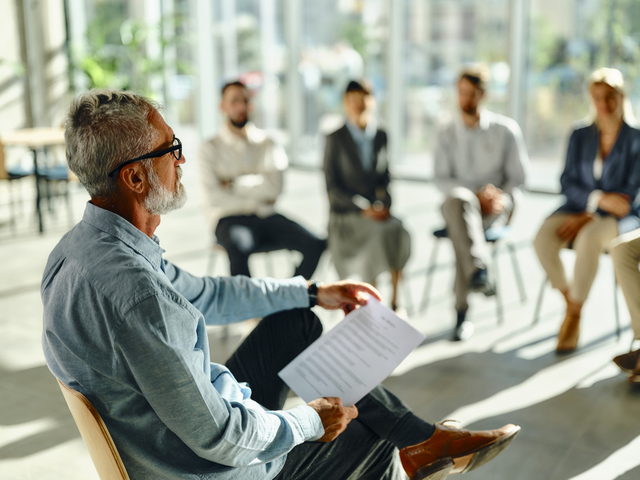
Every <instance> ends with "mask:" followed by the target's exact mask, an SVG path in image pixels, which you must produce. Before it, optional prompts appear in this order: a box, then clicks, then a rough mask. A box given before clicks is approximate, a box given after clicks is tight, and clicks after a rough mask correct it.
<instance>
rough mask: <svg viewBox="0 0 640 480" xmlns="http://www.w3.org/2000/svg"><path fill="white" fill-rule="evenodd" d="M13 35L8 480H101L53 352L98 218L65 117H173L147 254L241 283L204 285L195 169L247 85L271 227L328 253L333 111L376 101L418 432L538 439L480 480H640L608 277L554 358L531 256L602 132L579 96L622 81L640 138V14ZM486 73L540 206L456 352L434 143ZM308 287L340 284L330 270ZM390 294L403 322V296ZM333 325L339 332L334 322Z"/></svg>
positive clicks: (239, 15) (625, 337) (123, 13)
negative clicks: (180, 188) (593, 126)
mask: <svg viewBox="0 0 640 480" xmlns="http://www.w3.org/2000/svg"><path fill="white" fill-rule="evenodd" d="M0 12H2V14H3V23H2V28H1V29H0V45H2V48H0V479H2V480H25V479H27V480H28V479H32V478H33V479H39V480H40V479H47V480H76V479H77V480H87V479H91V480H93V479H96V480H97V478H98V477H97V474H96V472H95V469H94V467H93V464H92V462H91V459H90V458H89V455H88V453H87V450H86V448H85V446H84V444H83V442H82V440H81V438H80V437H79V433H78V430H77V428H76V426H75V423H74V421H73V419H72V418H71V416H70V414H69V410H68V408H67V406H66V404H65V402H64V400H63V399H62V396H61V394H60V390H59V388H58V386H57V384H56V382H55V379H54V378H53V377H52V375H51V374H50V372H49V370H48V368H47V367H46V364H45V360H44V357H43V353H42V347H41V335H42V303H41V300H40V281H41V278H42V272H43V270H44V267H45V264H46V261H47V257H48V255H49V252H50V251H51V250H52V249H53V248H54V246H55V245H56V244H57V243H58V241H59V240H60V237H61V236H62V235H63V234H64V233H65V232H66V231H67V230H68V229H69V228H71V227H72V226H73V225H74V224H75V223H76V222H78V221H79V220H80V219H81V215H82V212H83V210H84V208H85V203H86V201H87V200H88V195H87V193H86V191H85V190H84V189H83V188H82V187H81V185H79V184H78V182H76V181H75V180H74V177H73V176H72V175H70V174H69V172H68V171H67V169H66V166H65V158H64V137H63V132H62V129H61V125H62V121H63V117H64V114H65V111H66V110H67V108H68V104H69V101H70V100H71V98H72V97H73V96H74V95H76V94H77V93H79V92H82V91H84V90H86V89H89V88H94V87H111V88H125V89H131V90H134V91H136V92H138V93H143V94H145V95H148V96H151V97H153V98H154V99H155V100H157V101H158V102H160V103H162V104H163V105H164V106H165V108H164V111H163V115H164V116H165V118H166V120H167V122H168V123H169V125H171V126H172V127H173V129H174V131H175V132H176V133H177V134H178V135H179V137H180V139H181V140H182V142H183V144H184V152H185V157H186V158H187V159H188V160H187V163H186V164H185V165H184V177H183V182H184V184H185V187H186V188H187V190H188V192H189V201H188V202H187V204H186V205H185V207H184V208H183V209H181V210H179V211H175V212H172V213H170V214H169V215H167V216H165V217H164V218H163V220H162V224H161V225H160V226H159V228H158V230H157V232H156V233H157V234H158V236H159V237H160V238H161V239H162V246H163V248H165V249H166V254H165V258H167V259H168V260H170V261H172V262H174V263H176V264H177V265H179V266H180V267H181V268H184V269H186V270H188V271H190V272H192V273H194V274H196V275H204V274H207V273H211V274H214V275H228V273H229V269H228V262H227V259H226V255H222V257H224V258H221V259H220V261H218V260H216V263H215V268H214V267H213V266H212V267H211V269H209V268H208V265H209V264H210V263H212V260H215V257H214V255H215V254H216V251H215V249H212V232H211V226H210V225H209V224H208V222H207V220H206V217H205V215H204V213H203V211H202V209H201V202H200V196H201V192H200V189H199V188H198V187H199V185H198V171H197V169H196V161H195V160H196V152H197V149H198V146H199V144H200V142H201V141H202V140H203V139H205V138H207V137H210V136H212V135H213V134H214V132H216V131H217V130H218V128H219V127H220V126H221V122H222V118H221V116H220V113H219V110H218V104H219V100H220V88H221V86H222V85H223V84H224V83H225V82H226V81H228V80H232V79H236V78H240V79H241V80H242V81H244V82H245V83H246V84H247V85H248V87H249V89H250V94H251V96H252V97H253V102H252V103H253V107H254V112H253V120H254V122H255V123H256V124H257V126H259V127H262V128H265V129H267V130H268V131H269V133H270V134H271V135H272V136H274V137H275V138H276V139H277V141H279V142H280V143H282V144H283V145H284V146H285V148H286V149H287V152H288V154H289V160H290V163H291V164H292V167H293V168H290V169H289V170H288V171H287V172H286V181H285V188H284V192H283V194H282V196H281V198H280V199H279V200H278V210H279V211H280V212H282V213H283V214H285V215H286V216H287V217H289V218H291V219H293V220H294V221H296V222H299V223H301V224H303V225H304V226H305V227H307V228H309V229H310V230H311V231H312V232H313V233H315V234H317V235H320V236H326V228H327V222H328V215H329V205H328V199H327V194H326V187H325V181H324V175H323V174H322V172H321V171H320V167H321V162H322V154H323V149H324V135H325V134H326V133H328V132H330V131H331V130H332V129H333V128H336V127H338V126H339V125H340V122H341V121H342V94H343V92H344V89H345V86H346V84H347V81H348V80H349V79H351V78H357V77H367V78H368V79H370V80H371V81H372V83H373V85H374V87H375V96H376V98H377V102H378V115H379V120H380V121H381V122H382V123H383V124H384V126H385V128H386V130H387V132H388V133H389V140H390V144H389V147H390V148H389V160H390V168H391V170H392V174H393V175H394V177H395V178H394V182H393V189H394V190H393V195H394V206H393V208H394V214H397V215H398V216H399V218H402V219H403V222H404V224H405V225H406V227H407V229H408V230H409V231H410V233H411V235H412V242H413V245H414V246H415V248H414V250H413V252H412V255H411V259H410V261H409V263H408V265H407V267H406V269H405V273H404V283H403V285H404V286H403V290H402V292H401V303H403V304H404V305H406V306H407V310H409V312H410V315H411V317H410V318H411V322H412V325H413V326H414V327H416V328H418V329H419V330H420V331H421V332H423V333H424V334H425V335H426V336H427V340H426V341H425V343H424V344H423V345H422V346H420V347H419V348H418V349H416V351H414V352H413V353H412V354H411V355H410V356H409V357H408V358H407V359H406V360H405V362H404V363H403V364H402V365H401V366H400V367H399V369H398V370H397V371H396V372H394V373H393V374H392V376H391V377H389V378H388V379H387V380H386V381H385V385H386V386H387V387H388V388H390V389H392V390H393V391H394V392H396V393H397V394H399V395H400V396H401V397H402V398H403V399H404V400H405V401H406V402H407V403H408V404H409V405H410V406H411V407H412V408H413V409H414V410H415V411H416V412H417V413H418V414H419V415H420V416H422V417H423V418H425V419H430V420H433V421H438V420H441V419H443V418H455V419H459V420H461V421H463V422H464V424H466V425H470V426H471V427H473V428H494V427H495V425H501V424H503V423H507V422H514V423H518V424H520V425H522V426H523V431H522V433H521V434H520V435H519V438H518V440H517V442H514V445H513V447H510V451H509V454H508V455H503V456H501V457H500V458H499V459H496V460H495V461H494V462H491V463H490V464H489V465H487V466H486V467H483V469H479V470H478V471H477V472H476V471H474V472H471V473H470V474H467V475H466V476H465V477H466V478H468V479H469V480H474V479H475V480H486V479H489V478H490V479H492V480H514V479H517V480H541V479H545V480H546V479H548V480H567V479H572V480H614V479H616V480H637V479H638V478H640V456H639V455H638V452H639V451H640V421H638V419H640V402H639V401H638V400H639V399H640V390H638V389H631V388H629V386H628V385H627V383H626V381H625V376H624V375H623V374H621V373H620V371H619V369H618V368H617V367H616V366H615V365H614V364H613V362H611V358H613V356H614V355H617V354H620V353H625V352H626V351H628V349H629V343H630V342H631V340H632V332H631V330H630V327H629V315H628V312H627V309H626V307H625V306H624V302H623V300H622V298H618V297H621V296H620V295H619V291H618V290H617V289H616V288H612V286H615V285H616V283H615V279H614V272H613V268H612V264H611V260H610V258H609V257H608V256H604V257H603V258H602V263H601V269H600V273H599V274H598V277H597V279H596V284H595V285H594V289H595V290H596V291H597V292H598V295H593V296H592V297H591V298H590V300H589V302H588V303H587V304H586V305H587V307H586V308H585V315H584V318H583V324H584V326H585V328H584V333H583V334H582V337H581V348H580V349H579V350H578V351H577V352H576V353H575V354H574V355H570V356H565V357H558V356H556V355H555V353H554V350H555V345H556V334H557V331H558V325H559V322H560V321H561V319H562V318H563V315H564V308H565V304H564V300H563V299H562V298H561V296H560V295H556V294H555V293H552V292H550V291H549V292H548V293H547V294H546V297H544V298H545V299H544V302H542V300H543V294H544V292H545V289H544V287H542V288H541V287H540V285H541V284H542V285H545V284H546V283H543V282H545V278H546V276H545V274H544V271H543V270H542V268H541V267H540V265H539V262H538V260H537V258H536V256H535V253H534V251H533V248H532V240H533V238H534V236H535V233H536V231H537V228H538V227H539V225H540V224H541V223H542V221H543V220H544V218H545V217H546V215H548V214H549V213H550V212H553V211H554V210H555V209H556V208H557V207H558V206H559V204H560V203H561V202H562V198H561V196H560V195H558V193H559V191H560V188H559V177H560V173H561V170H562V168H563V165H564V159H565V149H566V142H567V140H568V135H569V133H570V131H571V129H572V123H573V122H574V121H576V120H579V119H581V118H583V117H585V116H587V115H588V114H589V113H590V112H589V99H588V97H587V92H586V88H585V80H586V78H587V76H588V74H589V73H590V72H591V71H593V70H594V69H595V68H599V67H603V66H609V67H615V68H618V69H620V70H621V71H622V72H623V74H624V76H625V80H626V88H627V93H628V97H629V99H630V100H631V103H632V105H633V107H634V109H635V112H636V116H639V115H638V114H640V1H639V0H109V1H106V0H0ZM478 61H480V62H485V63H486V64H487V65H488V66H489V68H490V70H491V73H492V80H491V83H490V88H489V91H488V99H487V107H488V108H489V109H490V110H493V111H496V112H498V113H502V114H505V115H508V116H510V117H512V118H514V119H515V120H517V121H518V123H519V124H520V126H521V127H522V130H523V132H524V136H525V140H526V144H527V148H528V151H529V154H530V157H531V168H530V174H529V179H528V187H529V191H527V192H525V193H524V199H523V201H522V202H521V204H519V206H518V209H517V213H516V215H514V219H513V222H512V227H513V235H512V238H511V239H510V242H511V244H510V245H511V247H512V248H513V250H512V251H514V252H515V253H514V255H515V257H512V258H510V255H506V254H505V253H506V250H505V249H501V250H500V253H501V254H500V255H497V253H496V257H495V258H496V263H495V271H496V275H497V272H498V266H500V267H499V268H500V272H502V273H501V274H500V275H501V277H500V280H499V282H498V283H499V288H500V292H501V294H500V296H501V297H500V298H501V300H499V301H497V302H496V301H495V299H496V297H492V298H484V297H483V296H477V297H474V298H473V300H472V301H473V306H472V308H473V312H472V313H473V321H474V324H475V325H476V334H475V335H474V336H473V337H472V338H471V339H470V340H469V341H467V342H450V341H449V337H450V334H451V330H452V328H453V325H454V324H455V318H454V317H455V310H454V308H453V301H454V299H453V294H452V291H451V285H452V284H453V275H454V272H455V269H454V268H453V266H454V263H453V262H454V256H453V251H452V249H451V248H443V250H441V251H440V255H439V256H438V259H437V260H438V265H437V268H435V267H434V269H433V270H432V269H431V268H430V267H429V265H430V263H429V262H430V260H429V259H430V258H431V255H432V252H433V250H432V249H433V248H435V241H436V240H435V239H434V237H433V235H432V231H433V230H435V229H437V228H441V227H442V226H443V223H444V222H443V219H442V215H441V212H440V204H441V202H442V200H443V198H442V194H441V192H439V191H438V190H437V189H436V188H435V185H434V184H433V183H432V182H430V180H431V177H432V148H433V141H434V139H435V135H436V131H437V127H438V125H439V124H440V123H441V122H444V121H447V120H448V119H449V118H450V115H451V114H452V113H455V112H456V111H457V108H456V105H455V102H456V97H455V91H454V85H453V84H454V82H455V80H456V77H457V74H458V72H459V70H460V68H461V67H462V66H463V65H464V64H465V63H468V62H478ZM34 159H35V160H37V162H36V163H37V164H38V165H39V167H38V168H34ZM58 167H60V168H58ZM34 175H38V176H39V179H40V181H38V180H36V181H34V179H33V178H32V177H33V176H34ZM37 198H41V199H42V201H41V202H39V201H37V200H36V202H35V208H34V200H35V199H37ZM496 252H497V250H496ZM565 254H566V255H565ZM274 255H275V257H274V258H275V262H273V265H275V266H276V271H275V273H273V274H272V273H269V269H268V268H267V266H268V262H267V260H268V259H269V258H271V257H266V256H265V254H262V256H261V254H256V255H253V256H252V259H251V261H252V262H253V263H252V264H251V269H252V271H255V272H256V274H257V276H264V275H267V274H268V275H273V276H276V277H278V278H284V277H288V276H290V275H291V272H292V271H293V270H292V266H291V264H292V258H291V256H290V255H289V252H287V251H283V252H276V253H275V254H274ZM571 257H572V252H569V251H566V252H563V259H571ZM516 259H518V261H519V262H521V268H522V272H523V273H524V277H525V284H526V291H527V296H526V298H525V297H524V296H522V298H521V297H520V294H521V292H519V290H518V288H517V282H516V281H515V277H514V273H515V263H514V264H512V263H511V261H512V260H513V261H514V262H515V260H516ZM293 260H295V258H294V259H293ZM270 261H271V260H270ZM294 263H295V262H294ZM430 275H431V277H430ZM435 275H437V280H436V281H434V282H433V283H434V285H433V290H432V292H431V295H429V296H427V295H426V293H425V292H426V288H425V287H426V285H427V284H428V283H427V282H428V281H429V278H433V276H435ZM317 278H318V279H321V280H324V281H331V280H335V279H337V274H336V272H335V270H334V268H333V265H332V263H331V261H330V259H329V258H328V257H327V256H325V257H324V258H323V259H322V261H321V264H320V267H319V269H318V274H317ZM496 278H497V277H496ZM378 287H379V288H380V290H381V291H382V293H383V296H384V297H385V298H388V296H389V293H390V289H391V283H390V276H389V275H388V274H387V276H384V275H381V277H380V279H379V283H378ZM547 290H548V289H547ZM538 292H540V293H538ZM425 298H427V299H429V302H430V303H429V310H428V312H427V310H426V307H425V306H424V305H426V304H425V303H424V299H425ZM617 300H619V302H618V301H617ZM618 303H619V305H620V307H619V306H618ZM537 305H540V310H538V308H537V307H536V306H537ZM618 308H621V310H620V313H621V315H620V316H621V325H622V330H621V332H620V335H619V336H618V335H616V330H615V329H614V325H615V322H614V319H615V318H617V315H618V312H619V310H618ZM501 309H503V315H504V319H505V321H504V324H501V323H499V322H498V321H497V318H498V315H497V312H499V311H500V312H502V310H501ZM318 314H319V315H320V317H321V320H322V321H323V323H324V324H325V326H326V327H328V328H330V327H331V326H332V325H334V324H335V323H336V322H337V321H339V320H340V316H339V315H337V314H336V315H332V314H330V313H328V312H323V311H319V312H318ZM538 314H539V318H540V322H536V323H534V322H533V319H534V318H538ZM252 325H253V324H251V325H247V324H238V325H234V329H232V330H231V332H230V333H228V332H226V330H224V331H223V330H222V329H221V328H220V327H211V331H210V343H211V345H212V349H211V351H212V355H213V356H214V360H215V361H219V362H222V361H224V360H226V358H227V357H228V356H229V355H230V353H231V352H233V350H234V349H235V347H236V346H237V344H238V342H240V341H241V339H242V338H243V336H244V335H246V333H247V332H248V331H249V330H250V328H251V326H252ZM216 328H217V330H216ZM636 348H637V347H636ZM294 400H295V399H294Z"/></svg>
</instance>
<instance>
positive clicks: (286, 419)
mask: <svg viewBox="0 0 640 480" xmlns="http://www.w3.org/2000/svg"><path fill="white" fill-rule="evenodd" d="M163 253H164V250H163V249H162V248H161V247H160V246H159V244H158V240H157V238H156V237H155V236H154V238H153V240H152V239H150V238H149V237H147V236H146V235H145V234H143V233H142V232H141V231H140V230H138V229H137V228H135V227H134V226H133V225H132V224H130V223H129V222H127V221H126V220H125V219H123V218H122V217H120V216H118V215H116V214H114V213H112V212H109V211H107V210H104V209H101V208H98V207H96V206H94V205H93V204H91V203H89V204H87V208H86V211H85V213H84V217H83V220H82V221H81V222H80V223H79V224H78V225H76V227H74V228H73V229H72V230H71V231H70V232H69V233H67V234H66V235H65V236H64V237H63V238H62V240H61V241H60V243H59V244H58V245H57V246H56V247H55V249H54V250H53V252H52V253H51V255H50V256H49V261H48V263H47V266H46V269H45V272H44V276H43V279H42V286H41V295H42V301H43V304H44V331H43V348H44V353H45V357H46V361H47V364H48V366H49V368H50V369H51V371H52V372H53V374H54V375H55V376H56V377H57V378H58V379H60V380H61V381H62V382H63V383H64V384H65V385H68V386H69V387H71V388H73V389H76V390H78V391H80V392H81V393H82V394H84V395H85V396H86V397H87V398H88V399H89V401H90V402H91V403H92V404H93V405H94V407H95V408H96V409H97V411H98V413H100V415H101V416H102V418H103V420H104V422H105V424H106V425H107V428H108V429H109V432H110V433H111V436H112V437H113V439H114V442H115V444H116V446H117V448H118V451H119V452H120V455H121V456H122V460H123V462H124V464H125V467H126V469H127V471H128V473H129V476H130V477H131V478H132V479H154V480H155V479H167V480H168V479H198V480H202V479H225V480H226V479H271V478H273V477H275V476H276V475H277V473H278V472H279V471H280V470H281V468H282V466H283V465H284V462H285V459H286V454H287V452H289V451H290V450H291V449H292V448H293V447H294V446H296V445H298V444H300V443H302V442H304V441H307V440H315V439H317V438H320V437H321V436H322V435H323V433H324V430H323V428H322V423H321V421H320V418H319V416H318V415H317V414H316V412H315V411H314V410H313V409H312V408H311V407H309V406H307V405H302V406H299V407H296V408H293V409H290V410H286V411H267V410H266V409H264V408H263V407H261V406H260V405H258V404H257V403H256V402H254V401H253V400H251V397H250V395H251V390H250V389H249V386H248V385H247V384H244V383H238V382H237V381H236V380H235V378H234V377H233V375H232V374H231V372H229V370H228V369H227V368H226V367H225V366H223V365H218V364H214V363H211V362H210V361H209V343H208V340H207V332H206V323H208V324H228V323H232V322H236V321H240V320H244V319H247V318H253V317H262V316H265V315H268V314H270V313H273V312H277V311H281V310H287V309H292V308H302V307H308V305H309V299H308V294H307V284H306V282H305V280H304V279H303V278H302V277H296V278H293V279H290V280H273V279H265V280H256V279H250V278H247V277H241V276H238V277H227V278H211V277H205V278H199V277H194V276H192V275H190V274H189V273H186V272H184V271H182V270H180V269H179V268H177V267H176V266H174V265H172V264H171V263H170V262H167V261H165V260H163V259H162V254H163Z"/></svg>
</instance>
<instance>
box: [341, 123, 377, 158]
mask: <svg viewBox="0 0 640 480" xmlns="http://www.w3.org/2000/svg"><path fill="white" fill-rule="evenodd" d="M346 124H347V129H348V130H349V133H350V134H351V138H353V141H354V142H355V144H356V147H357V148H358V153H359V154H360V161H361V162H362V167H363V168H364V169H365V170H372V169H373V141H374V139H375V137H376V132H377V131H378V128H377V126H376V122H375V121H373V120H370V121H369V123H367V126H366V128H365V129H364V130H362V129H361V128H360V127H358V126H357V125H355V124H354V123H352V122H351V121H349V120H347V123H346Z"/></svg>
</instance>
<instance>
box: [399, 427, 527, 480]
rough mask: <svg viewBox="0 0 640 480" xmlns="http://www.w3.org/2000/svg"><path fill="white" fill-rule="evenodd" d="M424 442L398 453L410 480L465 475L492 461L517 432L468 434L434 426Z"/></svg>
mask: <svg viewBox="0 0 640 480" xmlns="http://www.w3.org/2000/svg"><path fill="white" fill-rule="evenodd" d="M435 427H436V431H435V433H434V434H433V436H432V437H431V438H429V439H428V440H427V441H425V442H422V443H419V444H417V445H411V446H410V447H406V448H403V449H402V450H400V460H401V461H402V466H403V467H404V470H405V472H407V475H409V478H410V479H411V480H440V479H444V478H446V477H447V476H448V475H449V474H450V473H465V472H468V471H470V470H473V469H475V468H478V467H480V466H482V465H484V464H485V463H487V462H488V461H489V460H492V459H493V458H495V457H496V456H497V455H498V454H499V453H500V452H502V451H503V450H504V449H505V448H506V447H507V446H508V445H509V444H510V443H511V441H512V440H513V439H514V438H515V436H516V435H517V433H518V432H519V431H520V427H518V426H516V425H511V424H509V425H505V426H504V427H502V428H499V429H498V430H483V431H469V430H462V429H457V428H453V427H447V426H445V425H442V424H436V425H435Z"/></svg>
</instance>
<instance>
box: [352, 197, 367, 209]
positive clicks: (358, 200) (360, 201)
mask: <svg viewBox="0 0 640 480" xmlns="http://www.w3.org/2000/svg"><path fill="white" fill-rule="evenodd" d="M351 201H352V202H353V203H354V204H355V205H356V206H357V207H358V208H361V209H362V210H366V209H367V208H369V207H370V206H371V202H370V201H369V200H367V199H366V198H364V197H363V196H362V195H354V196H353V197H351Z"/></svg>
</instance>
